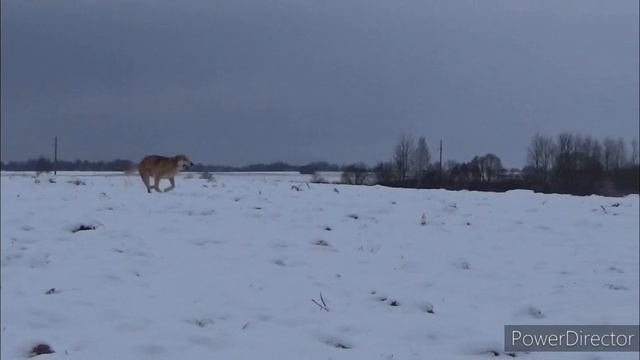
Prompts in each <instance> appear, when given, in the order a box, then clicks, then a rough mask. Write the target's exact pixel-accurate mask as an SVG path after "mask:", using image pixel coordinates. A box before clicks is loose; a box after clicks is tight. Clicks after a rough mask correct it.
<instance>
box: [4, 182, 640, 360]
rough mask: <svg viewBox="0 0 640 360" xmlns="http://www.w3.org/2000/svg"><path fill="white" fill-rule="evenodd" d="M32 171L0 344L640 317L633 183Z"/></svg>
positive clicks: (95, 345) (450, 355) (8, 235)
mask: <svg viewBox="0 0 640 360" xmlns="http://www.w3.org/2000/svg"><path fill="white" fill-rule="evenodd" d="M34 175H35V174H24V173H19V174H18V173H7V172H3V173H2V176H1V178H0V181H1V186H2V193H1V194H2V197H1V210H2V218H1V223H0V225H1V232H0V234H1V244H0V246H1V247H0V253H1V271H2V274H1V275H2V288H1V296H2V298H1V300H2V301H1V311H2V314H1V315H2V331H1V340H2V349H1V355H2V359H22V358H26V357H27V356H28V353H29V351H30V349H31V348H32V347H33V346H34V345H36V344H38V343H46V344H48V345H50V346H51V347H52V348H53V349H54V350H55V351H56V352H55V353H54V354H51V355H47V356H42V357H38V358H37V359H40V358H42V359H82V360H84V359H110V360H111V359H123V360H127V359H135V360H139V359H295V360H298V359H322V360H327V359H363V360H371V359H386V360H404V359H490V358H495V357H496V356H498V357H502V358H511V357H510V355H509V354H505V353H503V326H504V325H507V324H636V323H637V321H638V315H639V311H638V302H639V285H638V284H639V275H638V273H639V262H640V260H639V255H638V252H639V237H640V234H639V229H638V228H639V224H638V216H639V198H638V196H637V195H633V196H627V197H624V198H606V197H600V196H590V197H574V196H568V195H544V194H534V193H532V192H529V191H510V192H506V193H480V192H469V191H461V192H451V191H443V190H415V189H391V188H385V187H380V186H370V187H365V186H346V185H334V184H314V183H309V179H310V176H307V175H300V174H297V173H214V174H213V178H212V179H210V180H206V179H201V178H200V177H199V173H193V174H189V173H187V174H183V175H182V176H181V177H180V178H179V179H177V181H176V182H177V184H176V189H175V190H174V191H172V192H168V193H162V194H160V193H152V194H147V193H146V191H145V188H144V186H143V185H142V183H141V181H140V179H139V178H138V177H137V175H130V176H124V175H123V174H121V173H59V174H58V176H53V175H52V174H43V175H40V176H39V177H38V178H37V179H36V178H35V176H34ZM191 175H192V176H191ZM322 176H323V177H325V178H326V179H327V180H329V181H334V180H337V178H339V173H329V174H322ZM49 180H51V181H49ZM166 186H168V182H164V183H162V184H161V188H164V187H166ZM321 294H322V295H321ZM515 355H516V356H517V357H518V358H523V359H585V360H586V359H597V358H599V359H637V353H626V354H625V353H619V354H602V356H600V357H597V356H595V355H596V354H587V353H564V354H557V353H529V354H515Z"/></svg>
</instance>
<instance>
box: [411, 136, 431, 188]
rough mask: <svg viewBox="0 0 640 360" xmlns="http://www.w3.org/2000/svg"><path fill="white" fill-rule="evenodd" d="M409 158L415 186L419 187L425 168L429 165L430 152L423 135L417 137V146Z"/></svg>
mask: <svg viewBox="0 0 640 360" xmlns="http://www.w3.org/2000/svg"><path fill="white" fill-rule="evenodd" d="M411 160H412V161H411V163H412V167H413V172H414V174H415V177H416V179H417V186H418V187H420V184H421V183H422V178H423V176H424V172H425V171H426V170H427V166H429V162H430V161H431V154H430V153H429V147H428V146H427V140H426V139H425V138H424V136H421V137H420V138H419V139H418V146H416V148H415V150H414V151H413V154H412V157H411Z"/></svg>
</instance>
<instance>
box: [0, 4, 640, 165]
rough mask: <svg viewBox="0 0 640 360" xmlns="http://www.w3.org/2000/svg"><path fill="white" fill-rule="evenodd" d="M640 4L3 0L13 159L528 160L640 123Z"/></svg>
mask: <svg viewBox="0 0 640 360" xmlns="http://www.w3.org/2000/svg"><path fill="white" fill-rule="evenodd" d="M638 26H639V25H638V0H598V1H593V0H573V1H571V0H561V1H559V0H546V1H545V0H529V1H516V0H503V1H497V0H495V1H494V0H490V1H480V0H476V1H458V0H439V1H435V0H416V1H409V0H407V1H405V0H386V1H380V0H276V1H264V0H253V1H252V0H224V1H217V0H197V1H175V0H173V1H165V0H147V1H145V0H140V1H130V0H91V1H78V0H74V1H68V0H55V1H33V0H6V1H5V0H2V80H1V81H2V89H1V90H2V96H1V97H2V99H1V100H2V103H1V105H2V113H1V115H2V128H1V130H2V145H1V150H2V160H3V161H8V160H23V159H26V158H30V157H36V156H38V155H41V154H47V155H48V154H50V153H52V148H53V147H52V145H53V136H54V135H58V136H59V138H60V144H61V156H62V157H63V158H64V159H68V160H72V159H76V158H81V159H88V160H110V159H114V158H127V159H131V160H138V159H139V158H141V157H142V156H144V155H145V154H149V153H158V154H167V155H169V154H175V153H186V154H187V155H189V156H190V157H191V158H192V159H193V160H194V161H195V162H201V163H205V164H227V165H243V164H248V163H256V162H271V161H278V160H282V161H287V162H291V163H297V164H301V163H306V162H309V161H314V160H327V161H330V162H336V163H340V164H344V163H350V162H354V161H365V162H367V163H369V164H374V163H375V162H376V161H378V160H387V159H389V158H390V157H391V151H392V148H393V145H394V143H395V142H396V141H397V139H398V137H399V136H400V135H401V134H410V135H414V136H416V137H417V136H420V135H424V136H425V137H426V138H427V141H428V143H429V145H430V148H431V151H432V153H434V155H435V153H436V148H437V141H438V140H439V139H440V138H442V139H443V141H444V158H445V159H454V160H459V161H461V160H470V159H471V158H472V157H473V156H474V155H476V154H485V153H488V152H493V153H495V154H497V155H498V156H500V157H501V158H502V160H503V163H504V164H505V165H507V166H522V165H523V164H524V161H525V153H526V145H527V143H528V141H529V139H530V137H531V136H532V135H533V134H534V133H535V132H541V133H544V134H549V135H556V134H557V133H558V132H561V131H571V132H580V133H582V134H591V135H594V136H596V137H599V138H600V137H604V136H615V137H619V136H623V137H625V139H631V138H632V137H634V136H637V134H638V131H639V120H638V118H639V106H638V97H639V90H638V88H639V85H638V84H639V82H638V76H639V75H638V67H639V63H638V51H639V46H638V41H639V39H638Z"/></svg>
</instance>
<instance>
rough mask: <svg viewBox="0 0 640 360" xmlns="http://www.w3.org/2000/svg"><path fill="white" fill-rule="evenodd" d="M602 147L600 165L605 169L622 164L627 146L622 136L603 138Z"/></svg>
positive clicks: (614, 168)
mask: <svg viewBox="0 0 640 360" xmlns="http://www.w3.org/2000/svg"><path fill="white" fill-rule="evenodd" d="M603 147H604V149H603V154H602V161H603V164H602V165H603V166H604V169H605V171H610V170H616V169H619V168H621V167H622V166H624V164H625V162H626V157H627V148H626V146H625V144H624V140H622V138H620V139H618V140H614V139H611V138H605V139H604V142H603Z"/></svg>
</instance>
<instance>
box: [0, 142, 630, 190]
mask: <svg viewBox="0 0 640 360" xmlns="http://www.w3.org/2000/svg"><path fill="white" fill-rule="evenodd" d="M638 160H639V155H638V140H637V139H634V140H633V141H631V143H630V144H629V146H628V145H627V144H626V143H625V142H624V141H623V140H622V139H611V138H605V139H603V141H602V142H601V141H599V140H597V139H595V138H593V137H591V136H582V135H579V134H570V133H562V134H560V135H558V136H557V137H555V138H553V137H549V136H544V135H540V134H536V135H535V136H534V137H533V138H532V139H531V142H530V143H529V146H528V148H527V165H526V166H525V167H524V168H522V169H517V168H512V169H506V168H504V167H503V166H502V161H501V160H500V158H499V157H498V156H497V155H495V154H486V155H482V156H475V157H474V158H473V159H471V160H470V161H468V162H456V161H447V162H446V163H444V164H440V162H437V161H436V162H432V161H431V153H430V151H429V147H428V145H427V142H426V140H425V138H424V137H420V138H419V139H418V141H417V142H415V141H414V139H413V138H412V137H410V136H402V137H401V138H400V139H399V140H398V143H397V144H396V146H395V147H394V149H393V153H392V156H391V160H389V161H381V162H379V163H378V164H377V165H376V166H374V167H368V166H366V165H365V164H363V163H356V164H351V165H346V166H339V165H336V164H331V163H328V162H323V161H319V162H311V163H309V164H306V165H290V164H287V163H284V162H275V163H270V164H254V165H247V166H240V167H234V166H216V165H203V164H196V165H194V166H193V167H191V169H190V171H196V172H229V171H237V172H259V171H297V172H300V173H303V174H316V175H315V176H314V177H313V178H312V181H316V182H323V181H324V180H323V179H322V177H321V176H319V175H318V174H317V173H318V172H323V171H341V172H342V182H343V183H347V184H355V185H361V184H381V185H385V186H392V187H410V188H444V189H449V190H477V191H507V190H515V189H529V190H534V191H537V192H547V193H563V194H573V195H590V194H599V195H607V196H620V195H626V194H630V193H635V194H637V193H639V192H640V191H639V190H640V167H639V165H638ZM0 168H1V169H2V170H4V171H35V172H50V171H53V170H54V163H53V162H52V161H51V160H50V159H48V158H46V157H40V158H38V159H31V160H27V161H22V162H15V161H11V162H8V163H4V162H3V163H0ZM55 169H56V170H58V171H124V172H129V171H135V163H134V162H132V161H129V160H122V159H118V160H114V161H94V162H91V161H80V160H76V161H58V162H57V165H56V166H55Z"/></svg>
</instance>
